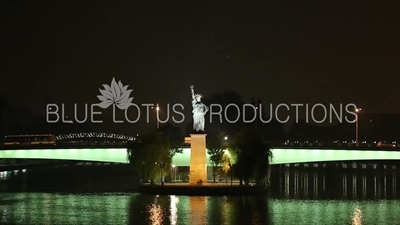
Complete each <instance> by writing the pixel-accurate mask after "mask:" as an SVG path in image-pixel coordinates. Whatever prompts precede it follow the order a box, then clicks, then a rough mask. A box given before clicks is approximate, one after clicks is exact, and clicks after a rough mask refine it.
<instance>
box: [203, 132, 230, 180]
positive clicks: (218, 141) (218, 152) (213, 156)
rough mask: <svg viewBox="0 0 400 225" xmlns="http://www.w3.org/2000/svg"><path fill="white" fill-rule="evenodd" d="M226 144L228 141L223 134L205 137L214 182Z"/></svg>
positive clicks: (211, 134)
mask: <svg viewBox="0 0 400 225" xmlns="http://www.w3.org/2000/svg"><path fill="white" fill-rule="evenodd" d="M227 143H228V140H227V136H226V134H225V132H218V133H215V134H213V133H210V134H209V135H207V153H208V154H209V155H210V158H209V160H210V162H211V164H212V170H213V181H214V182H215V176H216V174H217V169H218V166H220V165H221V163H222V160H223V155H224V154H225V150H226V148H227Z"/></svg>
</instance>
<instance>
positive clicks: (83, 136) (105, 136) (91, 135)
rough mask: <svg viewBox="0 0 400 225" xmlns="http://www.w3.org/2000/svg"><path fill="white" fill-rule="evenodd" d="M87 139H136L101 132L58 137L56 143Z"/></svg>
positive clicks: (134, 138)
mask: <svg viewBox="0 0 400 225" xmlns="http://www.w3.org/2000/svg"><path fill="white" fill-rule="evenodd" d="M86 138H103V139H114V140H122V141H134V140H136V137H134V136H127V135H124V134H113V133H101V132H87V133H72V134H60V135H56V136H55V139H56V141H64V140H73V139H86Z"/></svg>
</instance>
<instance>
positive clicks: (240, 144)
mask: <svg viewBox="0 0 400 225" xmlns="http://www.w3.org/2000/svg"><path fill="white" fill-rule="evenodd" d="M232 150H233V151H234V152H235V154H236V155H237V159H236V162H235V167H234V171H233V172H234V173H235V175H236V176H237V177H238V178H239V180H240V184H243V182H244V184H245V185H248V184H249V182H250V179H251V178H254V179H255V181H256V182H257V183H258V184H260V183H263V182H264V181H265V178H266V177H267V174H268V169H269V163H270V159H271V157H272V152H271V151H270V149H269V147H268V145H267V144H266V142H265V141H264V138H263V137H262V135H261V133H260V132H258V131H256V130H254V129H246V130H244V131H242V132H240V133H238V135H237V136H236V138H235V141H234V145H233V148H232Z"/></svg>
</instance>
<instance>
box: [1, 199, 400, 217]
mask: <svg viewBox="0 0 400 225" xmlns="http://www.w3.org/2000/svg"><path fill="white" fill-rule="evenodd" d="M0 202H1V203H0V204H1V205H0V215H1V220H0V221H1V224H26V225H28V224H65V225H69V224H113V225H115V224H121V225H122V224H193V225H196V224H199V225H200V224H341V225H342V224H352V222H353V221H355V222H357V221H358V222H359V223H353V224H388V225H390V224H392V225H396V224H399V221H400V220H399V219H400V215H399V213H400V209H399V207H400V201H399V200H379V201H348V200H332V201H329V200H290V199H269V200H267V199H262V198H254V197H189V196H159V197H157V196H145V195H140V194H127V193H112V194H61V193H60V194H57V193H52V194H47V193H8V194H2V196H1V201H0Z"/></svg>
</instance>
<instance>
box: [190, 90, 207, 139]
mask: <svg viewBox="0 0 400 225" xmlns="http://www.w3.org/2000/svg"><path fill="white" fill-rule="evenodd" d="M190 90H191V91H192V106H193V111H192V113H193V130H195V131H203V132H204V126H205V119H204V117H205V115H206V113H207V112H208V107H207V106H206V105H204V104H203V103H202V102H201V97H202V95H201V94H194V86H193V85H190Z"/></svg>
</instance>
